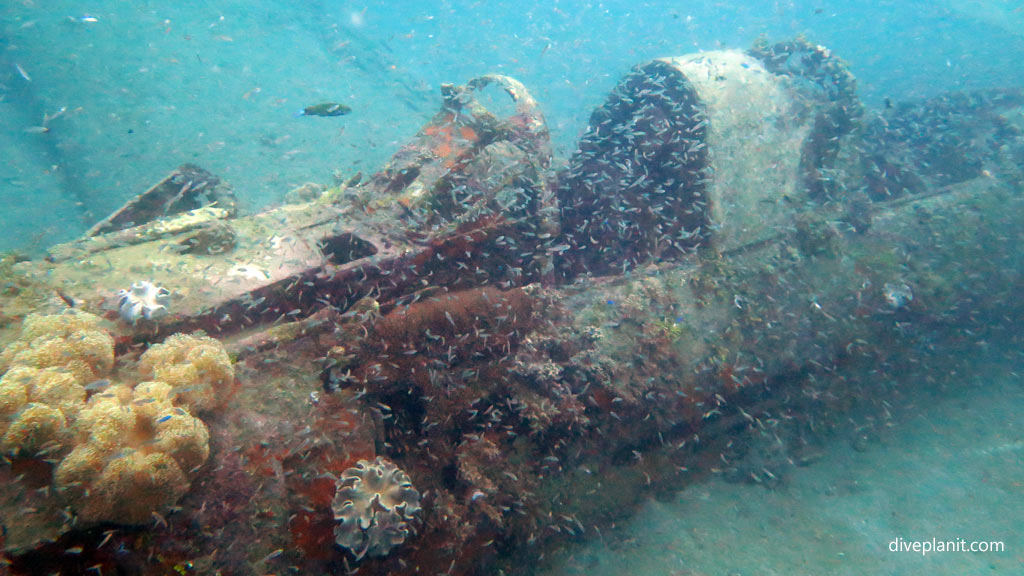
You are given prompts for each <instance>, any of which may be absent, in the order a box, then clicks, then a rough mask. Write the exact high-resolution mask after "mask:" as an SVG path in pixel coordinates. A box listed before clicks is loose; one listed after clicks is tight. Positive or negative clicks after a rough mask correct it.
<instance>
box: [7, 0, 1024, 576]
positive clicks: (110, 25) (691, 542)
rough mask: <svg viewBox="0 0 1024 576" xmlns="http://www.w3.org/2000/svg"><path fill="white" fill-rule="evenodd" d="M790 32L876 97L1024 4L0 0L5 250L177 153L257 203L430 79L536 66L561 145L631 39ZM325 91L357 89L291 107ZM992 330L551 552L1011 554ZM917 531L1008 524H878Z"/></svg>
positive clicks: (928, 81) (1020, 18) (560, 563)
mask: <svg viewBox="0 0 1024 576" xmlns="http://www.w3.org/2000/svg"><path fill="white" fill-rule="evenodd" d="M794 36H804V37H806V38H808V39H810V40H811V41H812V42H814V43H818V44H821V45H824V46H827V47H828V48H829V49H830V50H831V51H832V52H833V53H834V54H838V55H839V56H840V57H841V58H842V59H843V60H844V61H845V62H846V63H847V64H848V65H849V68H850V70H851V71H852V73H853V74H854V75H855V76H856V77H857V80H858V91H859V96H860V98H861V99H862V100H863V102H864V103H865V104H866V105H867V106H869V107H872V108H878V109H880V108H883V107H884V106H886V105H887V104H888V103H891V102H899V101H905V100H914V99H920V98H926V97H931V96H935V95H937V94H942V93H945V92H951V91H959V90H969V89H978V88H990V87H997V88H1001V87H1018V88H1019V87H1020V86H1021V78H1022V74H1021V72H1022V70H1024V68H1022V66H1021V62H1022V61H1024V6H1022V4H1021V3H1019V2H1008V1H998V0H990V1H988V2H977V1H968V0H943V1H934V2H925V1H917V0H914V1H896V0H892V1H876V2H868V1H864V0H851V1H847V2H827V1H819V2H811V1H804V0H800V1H794V2H767V1H757V2H627V1H614V2H536V3H533V2H511V1H503V2H469V1H459V2H363V3H358V2H332V1H318V2H317V1H311V2H287V3H286V2H270V1H247V2H238V1H234V2H220V3H210V2H163V1H151V2H113V1H109V0H105V1H97V2H92V3H88V4H86V3H81V2H68V1H51V2H43V1H37V2H32V1H30V0H25V1H16V2H6V3H4V4H3V6H2V8H0V136H2V139H0V154H2V156H3V162H0V206H2V208H3V212H2V213H0V222H2V223H3V226H2V227H0V230H2V231H3V234H0V252H5V251H12V250H16V251H20V252H25V253H28V254H33V255H36V254H39V253H41V252H42V250H44V249H45V248H46V247H48V246H50V245H52V244H54V243H58V242H63V241H67V240H70V239H73V238H75V237H77V236H79V235H80V234H81V233H82V232H83V231H85V230H86V229H87V228H88V227H89V226H91V225H92V224H94V223H95V222H97V221H99V220H100V219H101V218H103V217H104V216H106V215H107V214H108V213H110V212H111V211H112V210H115V209H116V208H118V207H119V206H121V205H122V204H123V203H124V202H125V201H126V200H128V199H129V198H131V197H133V196H134V195H136V194H138V193H140V192H142V191H143V190H145V189H146V188H147V187H148V186H150V185H151V184H153V183H155V182H156V181H158V180H159V179H160V178H162V177H163V176H164V175H165V174H167V173H168V172H169V171H171V170H172V169H174V168H175V167H177V166H178V165H180V164H182V163H185V162H191V163H196V164H198V165H200V166H202V167H204V168H206V169H208V170H209V171H211V172H213V173H215V174H217V175H219V176H221V177H222V178H224V179H225V180H227V181H229V182H231V183H232V184H233V186H234V188H235V193H236V194H237V195H238V197H239V199H240V200H241V201H242V203H243V204H245V205H246V207H247V209H249V210H257V209H260V208H263V207H266V206H269V205H273V204H276V203H281V202H282V201H283V200H284V197H285V195H286V193H287V192H289V191H290V190H292V189H293V188H295V187H297V186H299V185H302V184H303V183H306V182H315V183H320V184H327V185H329V184H332V183H334V182H336V181H340V180H342V179H346V178H348V177H351V176H352V175H353V174H355V173H357V172H364V173H367V174H368V173H372V172H374V171H375V170H377V169H378V168H379V167H380V166H381V165H382V164H383V163H384V162H386V161H387V160H388V158H390V157H391V155H392V154H393V153H395V152H396V151H397V150H399V148H400V147H401V146H402V145H403V144H404V143H405V142H407V141H408V140H409V139H410V138H411V137H412V136H413V135H414V134H415V133H416V131H417V130H418V129H419V128H420V127H421V126H422V125H423V124H424V122H425V121H427V120H428V119H429V118H430V117H431V116H432V115H433V114H434V113H435V112H436V111H437V109H438V105H439V101H440V91H439V86H440V85H441V84H443V83H456V84H459V83H463V82H465V81H467V80H468V79H470V78H472V77H475V76H479V75H481V74H486V73H501V74H507V75H510V76H513V77H515V78H517V79H518V80H520V81H522V82H523V83H524V84H525V85H526V86H527V87H528V88H529V89H530V90H531V91H532V93H533V95H534V96H535V97H536V99H537V100H538V102H539V103H540V106H541V108H542V110H543V112H544V113H545V115H546V117H547V121H548V125H549V127H550V129H551V137H552V141H553V144H554V147H555V153H556V156H558V157H560V158H562V159H564V158H566V157H567V156H568V155H569V154H571V153H572V151H573V150H574V148H575V146H576V143H577V141H578V140H579V138H580V136H581V134H582V133H583V131H584V129H585V127H586V123H587V119H588V118H589V116H590V114H591V112H592V111H593V110H594V108H596V107H597V106H599V105H601V103H602V102H604V101H605V99H606V98H607V95H608V92H609V90H611V89H612V88H613V87H614V86H615V85H616V83H618V82H619V80H620V79H621V78H622V76H623V75H624V74H625V73H626V72H627V71H628V70H629V69H630V68H631V67H632V66H633V65H635V64H638V63H642V62H645V61H648V60H649V59H651V58H655V57H660V56H672V55H682V54H688V53H694V52H699V51H702V50H712V49H718V48H737V49H745V48H747V47H749V46H750V45H751V43H752V42H754V41H755V40H756V39H758V38H766V39H768V40H770V41H774V40H778V39H784V38H792V37H794ZM325 101H334V102H342V103H344V104H346V105H347V106H349V107H351V109H352V112H351V113H350V114H348V115H345V116H342V117H332V118H320V117H310V116H300V115H298V114H297V112H298V111H300V110H302V109H303V108H304V107H306V106H309V105H312V104H317V103H319V102H325ZM1009 275H1013V272H1012V271H1011V273H1010V274H1009ZM1009 281H1010V282H1017V284H1019V274H1017V275H1016V276H1015V277H1014V278H1010V279H1009ZM815 303H816V302H815ZM737 306H740V304H737ZM1007 340H1008V341H1014V340H1013V338H1012V337H1009V338H1007ZM1018 344H1019V342H1018ZM993 356H994V357H997V358H998V359H999V364H998V365H993V366H992V367H991V368H990V369H986V370H983V371H981V372H979V373H978V374H972V375H970V376H969V377H967V376H965V377H964V379H963V382H964V389H963V390H959V391H957V393H956V394H950V395H946V396H943V397H941V398H938V397H930V396H928V394H923V395H919V396H915V397H914V398H913V399H912V400H913V402H912V403H911V405H910V406H904V407H901V410H899V411H898V413H897V414H895V415H894V416H893V419H892V420H890V421H885V422H880V423H876V425H877V426H878V428H879V429H880V430H882V431H881V432H879V433H878V434H876V435H874V436H873V437H872V441H871V442H870V443H869V444H867V445H860V444H858V445H857V449H856V450H854V449H853V448H852V447H851V446H850V445H849V443H847V442H845V441H843V440H838V441H836V442H835V443H833V444H832V445H829V446H826V447H824V448H823V454H822V456H821V457H820V460H817V461H816V462H815V463H814V464H813V465H811V466H808V467H799V468H795V469H794V470H793V471H792V472H791V473H790V478H789V479H788V480H787V483H786V484H785V485H784V487H783V488H780V489H777V490H771V489H767V488H765V487H763V486H760V485H758V484H728V483H726V482H725V481H724V480H721V479H719V478H715V477H712V479H711V480H709V481H707V482H697V483H694V484H691V485H688V486H687V487H686V489H685V490H684V491H682V492H680V493H679V494H678V495H676V496H675V497H671V498H668V501H665V498H663V499H662V500H661V501H651V502H650V503H648V504H647V505H644V506H642V507H640V508H639V509H638V510H633V509H629V510H624V511H623V516H622V520H621V521H620V522H618V523H617V524H618V529H616V530H605V531H604V533H601V532H600V531H594V530H591V531H588V532H587V533H586V536H585V537H583V538H580V539H579V541H578V542H576V543H575V544H574V545H573V546H571V547H568V546H567V547H566V548H565V549H564V550H560V551H557V552H556V553H554V554H552V555H551V556H550V557H548V558H546V559H545V560H546V561H547V565H546V566H545V569H546V570H548V573H550V574H625V573H638V574H639V573H643V574H693V575H698V574H708V575H726V574H744V575H747V574H868V573H870V574H893V575H896V574H899V575H913V574H925V573H929V574H1006V575H1010V574H1019V573H1021V570H1022V569H1024V568H1022V567H1024V560H1022V558H1024V551H1022V550H1021V548H1020V546H1021V543H1022V542H1024V488H1022V484H1024V476H1022V473H1024V466H1022V462H1024V456H1022V448H1021V442H1022V440H1021V434H1022V430H1021V424H1020V418H1019V415H1020V412H1021V410H1020V409H1021V407H1022V406H1024V400H1022V396H1021V380H1020V374H1021V368H1020V355H1019V354H1018V353H1016V352H1014V351H1008V352H1006V353H1005V354H993ZM903 385H905V386H907V387H912V386H914V385H915V383H914V382H910V381H908V382H904V383H903ZM932 536H937V537H940V538H942V537H951V538H955V537H965V538H969V539H972V540H986V541H987V540H992V541H1001V542H1004V543H1005V545H1006V546H1007V548H1008V549H1007V551H1006V552H1002V553H999V554H993V555H991V556H986V555H983V554H961V555H950V556H943V555H932V556H927V557H926V556H920V557H919V556H915V555H912V554H910V553H904V554H900V555H893V554H889V553H887V551H886V550H885V547H886V545H887V544H888V542H889V540H890V539H892V538H896V537H903V538H908V539H910V538H916V539H922V540H923V539H926V537H927V538H930V537H932ZM0 573H2V572H0Z"/></svg>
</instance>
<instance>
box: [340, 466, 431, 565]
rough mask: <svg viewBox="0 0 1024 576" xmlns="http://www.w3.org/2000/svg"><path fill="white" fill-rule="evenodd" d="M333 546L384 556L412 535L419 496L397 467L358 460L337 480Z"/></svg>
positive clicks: (354, 551) (359, 556)
mask: <svg viewBox="0 0 1024 576" xmlns="http://www.w3.org/2000/svg"><path fill="white" fill-rule="evenodd" d="M332 509H333V510H334V519H335V520H336V521H337V522H338V525H337V526H335V527H334V537H335V542H337V543H338V545H339V546H341V547H343V548H347V549H349V550H350V551H352V553H353V554H355V556H356V559H360V558H362V557H363V556H365V555H370V556H387V555H388V553H389V552H391V549H392V548H394V547H395V546H398V545H400V544H402V543H403V542H405V539H406V537H408V536H409V534H410V533H415V529H414V528H413V526H412V524H414V523H415V522H418V521H419V514H420V510H421V508H420V493H419V492H417V491H416V488H414V487H413V485H412V481H411V480H409V476H408V475H406V473H405V472H403V471H402V470H401V469H400V468H399V467H398V466H395V464H394V463H393V462H391V461H389V460H385V459H384V458H382V457H380V456H378V457H377V459H376V460H375V461H373V462H370V461H369V460H360V461H359V462H357V463H356V465H355V466H354V467H352V468H348V469H347V470H345V471H344V472H342V474H341V477H340V478H338V482H337V492H336V493H335V495H334V502H333V504H332Z"/></svg>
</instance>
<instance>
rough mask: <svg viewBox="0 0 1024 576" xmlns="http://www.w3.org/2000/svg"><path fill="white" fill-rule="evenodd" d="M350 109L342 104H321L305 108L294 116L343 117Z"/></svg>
mask: <svg viewBox="0 0 1024 576" xmlns="http://www.w3.org/2000/svg"><path fill="white" fill-rule="evenodd" d="M351 111H352V109H351V108H349V107H348V106H345V105H344V104H338V103H337V102H322V103H320V104H314V105H313V106H306V107H305V108H303V109H302V110H300V111H299V112H298V113H296V116H322V117H332V116H344V115H345V114H348V113H349V112H351Z"/></svg>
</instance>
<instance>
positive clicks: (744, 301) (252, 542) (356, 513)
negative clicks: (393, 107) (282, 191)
mask: <svg viewBox="0 0 1024 576" xmlns="http://www.w3.org/2000/svg"><path fill="white" fill-rule="evenodd" d="M495 89H498V90H501V91H503V92H504V93H505V94H507V95H508V96H509V97H510V98H511V100H512V101H513V103H514V111H513V112H512V113H510V114H509V115H507V116H505V117H502V116H498V115H496V114H495V113H493V112H491V111H489V110H488V109H487V108H485V107H484V105H483V104H482V103H481V101H482V98H480V95H481V93H485V92H487V91H494V90H495ZM442 97H443V102H442V105H441V109H440V111H439V112H438V113H437V115H436V116H434V118H433V119H432V120H431V121H429V122H428V123H427V124H426V125H425V126H424V127H423V128H422V129H421V130H420V131H419V133H417V134H416V135H415V136H414V137H413V138H412V139H411V140H410V142H409V143H408V144H407V145H406V146H404V147H403V148H402V149H401V150H400V151H399V152H398V153H396V154H395V155H394V157H393V158H392V160H391V161H390V162H389V163H388V164H387V165H385V166H384V167H383V168H381V169H380V170H379V171H378V172H377V173H375V174H373V175H372V176H370V177H367V178H362V177H361V176H358V175H357V176H354V177H352V178H351V179H349V180H348V181H346V182H343V183H339V184H337V185H335V186H333V187H316V186H307V187H305V188H304V189H303V190H302V191H300V192H301V194H296V195H294V196H295V197H296V199H295V201H294V202H290V203H288V204H286V205H283V206H280V207H276V208H272V209H269V210H266V211H264V212H260V213H257V214H250V215H242V214H239V213H238V210H237V208H236V202H235V197H234V194H233V192H232V191H231V189H230V186H229V185H228V184H227V183H225V182H223V181H221V180H219V179H218V178H217V177H216V176H213V175H211V174H209V173H207V172H206V171H204V170H202V169H201V168H199V167H196V166H191V165H186V166H182V167H181V168H179V169H177V170H175V171H174V172H173V173H171V174H170V175H168V176H167V178H165V179H164V180H162V181H161V182H159V183H158V184H157V185H155V186H154V187H153V188H151V189H150V190H149V191H147V192H145V193H143V194H141V195H140V196H138V197H137V198H135V199H133V200H132V201H131V202H129V203H128V204H126V205H125V206H124V207H123V208H122V209H120V210H119V211H117V212H115V213H114V214H112V215H111V216H110V217H108V218H107V219H105V220H104V221H103V222H101V223H99V224H97V225H96V226H95V227H94V228H93V229H92V230H90V231H89V233H88V234H87V235H86V236H85V237H83V238H81V239H80V240H78V241H75V242H71V243H69V244H64V245H59V246H54V247H53V248H52V249H51V250H50V252H49V256H48V257H47V258H46V259H44V260H39V261H16V259H14V258H10V257H9V258H7V259H5V261H4V262H3V266H2V268H0V272H2V273H3V276H4V281H5V286H6V287H5V288H4V290H3V293H2V295H0V305H2V308H0V310H2V312H0V314H2V316H0V318H2V320H3V329H2V330H3V332H2V336H3V342H4V343H5V345H6V348H5V349H4V352H3V353H2V355H0V370H3V371H4V372H3V376H2V379H0V436H2V439H0V441H2V443H0V448H2V449H3V451H4V460H3V462H2V464H0V481H2V482H3V485H4V486H5V487H7V489H6V490H4V491H3V493H2V494H0V524H2V536H0V542H2V544H3V547H4V550H5V555H4V563H3V568H2V570H6V571H9V572H10V573H52V572H61V573H82V574H85V573H90V571H92V572H95V573H97V574H100V573H105V574H114V573H120V574H166V573H171V572H176V573H179V574H189V573H196V574H216V573H220V574H239V575H243V574H266V573H277V572H285V571H287V572H295V573H311V574H312V573H327V572H329V571H330V572H331V573H354V572H357V571H358V572H359V573H363V574H372V573H392V574H418V573H431V574H442V573H443V574H484V573H486V574H500V573H505V574H513V573H528V572H529V571H530V566H533V565H535V564H536V563H537V561H538V560H539V559H540V558H542V557H543V555H544V554H545V552H547V551H550V550H552V549H554V548H556V547H558V546H563V545H565V544H566V543H567V542H571V541H574V540H579V539H582V538H587V537H591V536H593V535H595V534H597V535H600V534H601V533H602V532H601V530H602V529H605V531H607V530H608V526H609V525H610V524H611V523H612V522H614V521H615V520H616V519H618V518H621V516H622V515H624V514H628V511H629V510H630V508H631V506H632V505H633V504H635V503H637V502H639V501H640V500H641V499H642V498H644V497H646V496H649V495H651V494H654V493H657V492H659V491H666V490H672V489H678V488H680V487H682V486H684V485H686V484H687V483H689V482H695V481H699V480H700V479H701V478H703V477H706V476H707V475H709V474H724V475H727V476H730V477H733V478H735V479H736V480H737V481H749V482H757V483H763V484H766V485H768V486H771V485H773V484H776V483H778V482H780V481H782V480H781V479H782V478H783V477H784V476H785V475H786V474H787V473H788V472H787V470H788V469H789V468H791V467H794V466H802V465H810V464H811V463H812V461H813V459H814V452H815V449H816V448H815V440H816V439H817V438H820V437H821V436H822V435H827V434H830V433H834V432H835V431H837V430H840V429H842V428H843V427H844V426H846V425H847V420H848V415H849V414H850V413H851V411H852V410H853V408H854V407H855V406H862V405H866V406H868V407H871V408H877V409H878V410H885V409H886V402H887V399H891V397H892V396H891V395H892V394H893V391H892V390H891V389H890V388H891V386H890V385H889V384H888V383H889V382H890V381H891V378H890V377H889V375H891V374H896V373H899V372H901V371H912V370H914V369H915V366H919V365H920V364H921V363H922V362H936V363H939V362H941V360H942V357H943V350H948V349H953V348H955V347H958V346H959V347H970V346H974V345H976V344H977V342H980V341H993V340H998V339H1000V338H1004V339H1010V338H1012V337H1013V331H1012V330H1013V326H1014V325H1015V324H1016V323H1017V322H1019V320H1020V319H1021V312H1022V309H1021V300H1020V298H1018V297H1017V296H1018V295H1019V294H1020V292H1021V288H1022V281H1021V271H1022V270H1024V261H1022V260H1024V253H1022V252H1021V250H1020V249H1019V246H1020V245H1021V241H1022V238H1021V230H1022V227H1021V225H1020V224H1021V222H1022V221H1024V210H1022V208H1024V206H1022V194H1021V190H1022V184H1024V93H1022V92H1021V91H1020V90H1017V89H1008V90H992V91H985V92H977V93H970V94H950V95H945V96H941V97H938V98H935V99H931V100H926V101H923V102H915V103H905V104H897V105H896V106H893V107H892V108H889V109H886V110H884V111H880V112H875V111H871V110H868V109H866V108H865V107H864V106H863V105H862V104H861V103H860V101H859V100H858V97H857V92H856V82H855V79H854V78H853V76H852V75H851V74H850V73H849V72H848V71H847V69H846V67H845V66H844V65H843V64H842V62H841V61H840V60H839V59H838V58H836V57H835V56H834V55H832V54H831V53H830V52H829V50H827V49H826V48H823V47H821V46H815V45H813V44H810V43H808V42H806V41H802V40H794V41H787V42H780V43H777V44H767V43H765V44H758V45H755V46H754V47H753V48H751V49H750V50H746V51H740V50H722V51H715V52H704V53H700V54H693V55H687V56H682V57H676V58H666V59H658V60H653V61H651V62H647V63H643V64H641V65H638V66H637V67H635V68H634V69H633V70H632V71H631V72H629V73H628V74H627V75H626V76H625V77H624V78H623V79H622V80H621V81H620V83H619V84H618V85H617V86H616V88H615V89H614V90H613V91H612V92H611V93H610V94H609V96H608V98H607V100H606V101H605V103H604V104H603V105H601V106H600V107H599V108H598V109H596V110H595V111H594V113H593V115H592V116H591V120H590V125H589V128H588V130H587V132H586V134H585V135H584V136H583V137H582V139H581V141H580V144H579V149H578V150H577V151H576V152H575V153H574V154H573V155H572V157H571V158H569V159H568V160H567V161H565V162H558V161H556V159H554V158H553V157H552V152H551V148H550V144H549V140H548V132H547V128H546V125H545V121H544V118H543V115H542V114H541V113H540V111H539V106H538V104H537V102H535V101H534V99H533V98H532V97H531V96H530V94H529V92H528V91H527V89H526V87H524V86H523V85H521V84H520V83H518V82H517V81H515V80H514V79H511V78H508V77H504V76H484V77H481V78H477V79H474V80H472V81H470V82H469V83H467V84H466V85H465V86H444V87H443V88H442ZM857 434H861V435H863V434H865V432H864V431H863V427H862V428H859V429H858V430H857Z"/></svg>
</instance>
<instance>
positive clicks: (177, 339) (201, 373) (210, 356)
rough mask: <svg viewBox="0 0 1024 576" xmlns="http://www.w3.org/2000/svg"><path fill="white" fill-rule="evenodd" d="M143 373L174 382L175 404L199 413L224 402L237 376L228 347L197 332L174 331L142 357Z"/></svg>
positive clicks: (153, 377)
mask: <svg viewBox="0 0 1024 576" xmlns="http://www.w3.org/2000/svg"><path fill="white" fill-rule="evenodd" d="M139 374H141V375H142V377H143V378H147V379H151V380H158V381H160V382H166V383H167V384H170V385H171V386H172V387H173V395H174V403H175V404H178V405H184V406H187V407H189V408H190V409H192V410H195V411H199V412H202V411H205V410H209V409H211V408H214V407H215V406H217V405H218V404H220V403H221V402H222V401H223V400H224V398H225V396H226V394H227V392H228V390H229V388H230V386H231V383H232V382H234V379H235V370H234V368H233V367H232V366H231V358H230V357H229V356H228V353H227V351H226V350H224V346H223V345H222V344H221V343H220V342H218V341H217V340H214V339H213V338H210V337H209V336H200V335H196V334H174V335H173V336H171V337H170V338H168V339H167V340H166V341H164V342H163V343H162V344H156V345H154V346H153V347H152V348H150V349H149V350H147V351H146V352H145V353H144V354H143V355H142V357H141V358H140V359H139Z"/></svg>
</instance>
